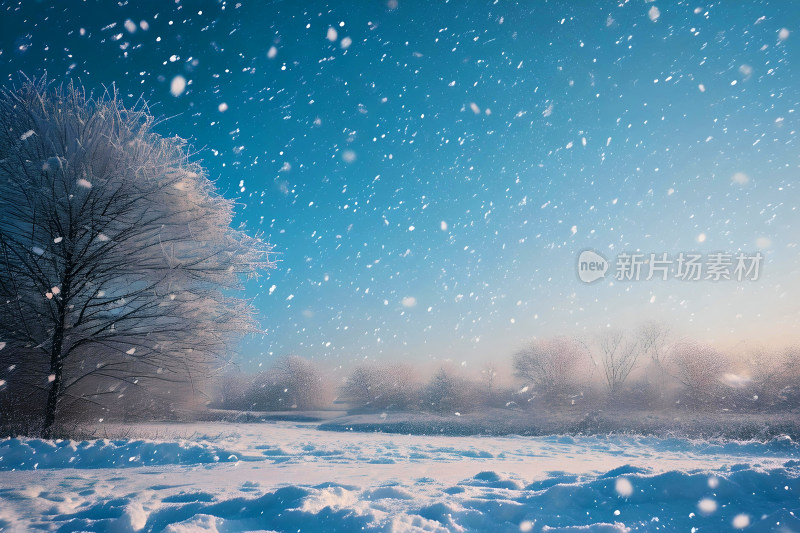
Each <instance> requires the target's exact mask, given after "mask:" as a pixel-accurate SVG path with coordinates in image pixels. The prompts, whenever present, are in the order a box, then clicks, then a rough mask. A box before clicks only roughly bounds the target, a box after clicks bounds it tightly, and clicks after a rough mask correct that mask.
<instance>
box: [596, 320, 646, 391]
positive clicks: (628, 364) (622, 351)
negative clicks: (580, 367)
mask: <svg viewBox="0 0 800 533" xmlns="http://www.w3.org/2000/svg"><path fill="white" fill-rule="evenodd" d="M598 345H599V347H600V363H601V365H602V368H603V378H604V379H605V385H606V388H607V389H608V396H609V398H611V399H612V400H613V399H616V397H617V395H618V394H619V391H620V389H621V388H622V386H623V385H624V384H625V381H626V380H627V379H628V376H630V374H631V372H632V371H633V368H634V367H635V366H636V361H637V360H638V359H639V353H640V352H639V347H638V345H637V343H636V341H634V340H631V339H628V338H627V337H626V336H625V334H624V333H623V332H621V331H615V330H611V331H606V332H604V333H602V334H601V335H600V337H599V339H598Z"/></svg>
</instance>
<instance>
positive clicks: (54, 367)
mask: <svg viewBox="0 0 800 533" xmlns="http://www.w3.org/2000/svg"><path fill="white" fill-rule="evenodd" d="M63 340H64V329H63V327H57V328H56V330H55V332H54V333H53V348H52V351H51V355H50V377H51V378H52V379H53V381H52V382H51V383H50V391H49V392H48V393H47V410H46V411H45V415H44V427H43V428H42V438H43V439H49V438H50V437H51V435H52V430H53V424H55V421H56V412H57V411H58V400H59V399H60V397H61V375H62V370H63V366H64V365H63V362H62V361H61V345H62V343H63Z"/></svg>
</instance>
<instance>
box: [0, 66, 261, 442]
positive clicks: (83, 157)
mask: <svg viewBox="0 0 800 533" xmlns="http://www.w3.org/2000/svg"><path fill="white" fill-rule="evenodd" d="M153 125H154V119H153V117H152V116H151V115H150V114H149V112H148V108H147V106H146V105H145V104H143V103H141V102H140V103H138V104H137V105H135V106H134V107H132V108H126V107H125V106H124V105H123V104H122V102H121V101H120V100H119V99H118V97H117V94H116V93H115V92H113V91H111V92H106V93H104V94H102V95H101V96H99V97H93V96H92V95H88V94H86V93H85V91H84V90H83V89H81V88H80V87H78V86H76V85H73V84H70V85H69V86H67V87H55V88H54V87H52V86H50V85H49V84H48V83H47V82H46V81H45V80H38V81H30V80H29V81H26V82H25V83H24V84H23V85H22V86H21V87H20V88H18V89H4V90H2V92H0V213H2V216H1V217H0V341H2V342H4V343H5V348H4V349H3V350H0V360H2V370H0V372H3V373H5V374H6V375H4V376H0V379H4V380H6V382H7V383H8V384H9V385H10V386H11V385H14V388H15V390H16V391H18V392H21V393H26V394H30V397H31V398H36V399H37V400H40V401H42V402H43V403H45V405H44V406H43V408H42V409H41V413H42V416H43V431H42V434H43V435H44V436H45V437H47V436H49V435H50V434H51V431H52V427H53V425H54V423H55V422H56V420H57V416H58V413H59V410H60V408H61V407H62V405H63V404H64V402H65V401H67V400H70V401H72V400H75V401H86V402H96V403H102V399H103V398H104V397H105V396H106V395H112V397H114V396H118V395H119V394H121V390H123V389H124V388H125V387H127V386H143V385H147V384H150V385H152V384H153V383H154V382H155V381H160V382H181V383H184V382H187V381H188V382H190V383H191V382H193V380H195V379H196V378H197V377H199V376H203V375H205V374H206V373H207V371H208V369H209V367H210V365H212V363H213V362H214V361H215V360H217V359H218V358H225V357H227V356H228V355H229V354H230V351H231V349H232V347H233V346H234V344H233V343H234V342H235V341H236V340H237V339H238V338H239V336H240V334H242V333H244V332H248V331H254V330H255V329H256V324H255V322H254V318H253V311H252V308H251V306H250V304H249V302H248V301H246V300H243V299H240V298H237V297H235V296H234V293H233V290H235V289H239V288H241V283H242V277H243V276H254V275H257V274H258V273H259V272H260V271H262V270H264V269H266V268H269V267H271V266H273V264H272V263H271V262H270V260H269V257H268V252H269V251H270V246H269V245H268V244H266V243H264V242H262V241H261V240H260V239H259V238H257V237H252V236H249V235H247V234H246V233H244V232H243V231H241V230H237V229H233V228H231V222H232V213H233V203H232V202H231V201H230V200H226V199H225V198H223V197H221V196H220V195H219V194H218V193H217V192H216V191H215V188H214V185H213V183H212V182H211V181H210V180H209V179H208V177H207V176H206V174H205V172H204V171H203V169H202V168H201V167H200V165H199V164H197V163H194V162H191V161H190V160H189V154H188V152H187V148H186V143H185V141H183V140H182V139H180V138H177V137H172V138H165V137H162V136H159V135H158V134H156V133H154V132H153ZM37 392H38V394H37Z"/></svg>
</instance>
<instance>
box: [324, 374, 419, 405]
mask: <svg viewBox="0 0 800 533" xmlns="http://www.w3.org/2000/svg"><path fill="white" fill-rule="evenodd" d="M340 393H341V398H342V399H343V400H346V401H347V402H348V403H351V404H352V405H353V406H356V407H368V408H374V409H403V408H408V407H410V406H411V405H412V404H414V403H415V400H416V396H417V394H418V383H417V380H416V375H415V372H414V369H413V368H412V367H411V366H410V365H406V364H399V363H398V364H382V365H375V364H364V365H359V366H357V367H356V368H354V369H353V371H352V372H351V373H350V374H349V375H348V376H347V378H346V379H345V381H344V383H343V384H342V386H341V387H340Z"/></svg>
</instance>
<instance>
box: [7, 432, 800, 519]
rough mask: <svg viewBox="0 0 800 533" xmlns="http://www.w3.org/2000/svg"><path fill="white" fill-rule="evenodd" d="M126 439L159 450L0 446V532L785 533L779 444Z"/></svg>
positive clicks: (799, 467) (240, 435)
mask: <svg viewBox="0 0 800 533" xmlns="http://www.w3.org/2000/svg"><path fill="white" fill-rule="evenodd" d="M136 432H137V433H138V434H141V435H155V436H157V437H158V442H153V441H147V440H124V441H93V442H87V443H74V442H45V441H40V440H17V439H10V440H5V441H0V527H2V528H5V530H9V531H30V530H35V529H36V530H42V529H43V530H57V531H87V530H88V531H138V530H141V531H168V532H180V531H187V532H188V531H243V530H245V531H250V530H268V531H269V530H277V531H298V530H302V531H360V530H370V531H372V530H378V531H542V530H545V531H548V530H549V531H552V530H556V531H559V530H565V529H563V528H570V527H574V526H591V527H590V528H589V529H590V530H591V531H625V530H626V529H627V528H630V529H631V530H640V531H656V530H664V531H691V530H692V528H699V531H725V530H729V529H731V528H733V527H734V526H742V527H744V526H747V530H750V531H774V530H777V531H780V530H781V529H780V528H785V529H783V530H784V531H800V520H799V519H798V517H797V516H796V515H798V513H800V445H798V444H797V443H795V442H792V441H791V440H789V439H788V438H787V439H775V440H773V441H771V442H768V443H755V442H727V443H724V442H708V441H702V442H701V441H687V440H680V439H668V440H663V439H655V438H636V437H558V436H554V437H446V436H411V435H392V434H380V433H353V432H345V433H338V432H329V431H318V430H317V429H316V424H312V423H297V422H277V423H262V424H230V423H204V424H202V425H200V424H197V425H179V426H174V427H169V426H156V425H149V426H142V427H139V428H137V429H136ZM172 435H174V436H175V438H172V437H171V436H172ZM189 436H191V440H181V439H179V438H177V437H189ZM798 516H800V515H798ZM549 528H554V529H549ZM566 530H567V531H569V530H570V529H566ZM583 530H585V529H581V531H583Z"/></svg>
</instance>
